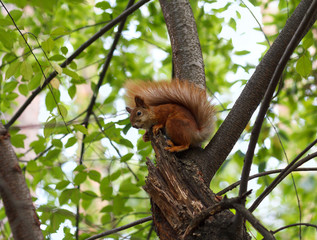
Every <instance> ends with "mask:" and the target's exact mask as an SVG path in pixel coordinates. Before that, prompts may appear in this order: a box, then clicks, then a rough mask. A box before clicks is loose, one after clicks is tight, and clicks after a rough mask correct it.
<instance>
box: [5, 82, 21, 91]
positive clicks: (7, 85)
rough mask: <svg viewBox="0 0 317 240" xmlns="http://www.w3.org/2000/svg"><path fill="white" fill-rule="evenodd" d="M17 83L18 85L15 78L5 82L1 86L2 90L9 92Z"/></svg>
mask: <svg viewBox="0 0 317 240" xmlns="http://www.w3.org/2000/svg"><path fill="white" fill-rule="evenodd" d="M17 85H18V81H16V80H12V81H10V82H6V83H5V84H4V86H3V92H8V93H10V92H12V91H13V90H14V89H15V88H16V86H17Z"/></svg>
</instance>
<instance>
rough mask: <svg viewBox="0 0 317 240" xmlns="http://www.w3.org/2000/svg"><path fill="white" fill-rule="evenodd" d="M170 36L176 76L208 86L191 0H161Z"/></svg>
mask: <svg viewBox="0 0 317 240" xmlns="http://www.w3.org/2000/svg"><path fill="white" fill-rule="evenodd" d="M160 4H161V8H162V12H163V15H164V18H165V22H166V26H167V30H168V34H169V36H170V40H171V45H172V52H173V67H174V71H175V78H177V79H181V80H188V81H190V82H194V83H196V84H198V85H200V86H202V87H205V86H206V80H205V71H204V61H203V56H202V52H201V47H200V43H199V38H198V33H197V26H196V22H195V18H194V16H193V12H192V9H191V7H190V4H189V1H187V0H174V1H170V0H160Z"/></svg>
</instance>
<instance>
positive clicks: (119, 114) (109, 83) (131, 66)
mask: <svg viewBox="0 0 317 240" xmlns="http://www.w3.org/2000/svg"><path fill="white" fill-rule="evenodd" d="M250 2H251V3H252V4H253V6H251V8H250V11H254V9H256V8H255V7H254V6H261V7H262V8H263V9H264V11H263V15H262V17H266V16H269V17H270V18H268V19H269V20H266V21H265V23H264V27H273V29H274V31H273V32H269V33H267V37H268V39H269V41H270V42H271V43H272V42H273V41H274V39H275V38H276V36H277V33H278V32H279V31H280V30H281V29H282V28H283V26H284V24H285V21H286V20H287V18H288V15H289V14H291V12H292V11H293V10H294V8H295V7H296V6H297V4H298V2H299V1H292V2H285V1H280V2H276V1H265V2H263V1H257V0H255V1H250ZM3 3H4V5H5V6H6V7H7V9H9V11H10V15H11V17H12V18H13V20H14V21H12V19H11V18H10V16H9V15H7V14H6V12H5V9H4V8H2V9H1V11H2V13H3V14H2V15H0V59H1V60H0V64H1V66H0V73H1V74H0V83H1V86H0V87H1V95H0V111H1V113H2V120H3V123H4V124H6V122H7V121H8V120H9V119H10V118H11V117H12V116H13V115H14V113H16V111H17V109H19V108H20V107H21V104H22V103H23V102H24V100H23V98H21V96H25V97H29V96H30V95H31V94H32V91H34V90H36V89H37V88H38V87H40V86H41V85H42V84H43V82H44V79H45V78H46V77H48V76H49V75H50V74H51V73H52V72H54V71H56V72H57V73H58V74H57V76H56V77H55V78H54V79H53V80H52V81H51V83H50V85H49V87H47V88H45V89H43V90H42V91H41V94H40V96H39V98H40V102H41V105H40V109H39V111H40V116H39V120H38V119H37V118H38V117H37V116H34V115H32V114H33V113H32V112H31V111H28V108H27V109H26V114H27V115H29V116H31V118H32V119H33V122H34V123H35V127H34V125H33V130H34V132H36V134H37V136H36V138H35V139H33V140H32V141H31V142H30V143H27V139H28V138H29V136H28V135H27V134H26V132H25V131H24V130H25V129H27V128H28V126H26V125H24V124H23V122H22V121H17V122H16V123H15V124H14V125H13V126H12V127H11V128H10V135H11V141H12V144H13V145H14V146H15V147H16V148H17V152H18V157H19V159H20V160H21V167H22V168H23V170H24V172H25V176H26V179H27V181H28V185H29V187H30V189H31V190H32V191H33V196H34V202H35V204H36V207H37V212H38V214H39V216H40V221H41V223H42V229H43V233H44V235H45V238H46V239H61V236H64V239H72V238H74V236H75V230H76V224H77V221H76V214H77V209H78V210H79V212H80V222H79V233H80V237H79V238H80V239H85V238H87V237H89V236H92V235H94V234H97V233H100V232H103V231H105V230H108V229H112V228H115V227H117V226H121V225H124V224H127V223H129V222H132V221H134V220H137V219H139V218H142V217H145V216H148V215H150V209H149V206H150V204H149V199H148V196H147V195H146V194H145V192H144V191H143V190H142V185H144V181H145V180H146V175H147V168H146V165H145V161H146V158H147V157H149V158H150V159H154V155H153V151H152V148H151V146H150V144H149V143H144V142H143V141H142V140H141V139H138V138H139V135H138V133H137V131H136V130H135V129H132V128H131V125H130V124H129V121H128V119H127V114H126V113H125V111H124V102H123V99H122V96H123V93H124V91H123V90H122V86H123V84H124V82H125V80H126V79H128V78H130V79H142V80H149V79H169V78H170V77H171V75H172V73H171V71H172V67H171V65H172V64H171V63H172V59H171V48H170V43H169V40H168V34H167V31H166V27H165V22H164V18H163V15H162V13H161V9H160V5H159V3H158V1H152V2H150V3H148V4H146V5H145V6H143V7H142V8H141V9H140V10H137V11H136V12H134V13H133V14H132V15H131V16H129V17H128V19H127V22H126V25H125V28H124V31H123V32H122V34H121V38H120V41H119V43H118V45H117V47H116V50H115V51H114V55H113V57H112V59H111V64H110V66H109V68H108V70H107V72H106V75H105V79H104V80H103V82H102V86H101V88H100V90H99V92H98V96H97V101H96V103H95V104H94V108H93V114H91V115H90V118H89V124H88V122H85V116H86V113H87V112H86V110H87V107H88V105H89V102H90V101H91V98H92V96H93V92H95V89H96V86H97V83H98V81H99V73H100V72H101V71H102V66H103V64H104V62H105V59H106V57H107V54H108V53H109V52H110V48H111V45H112V42H113V39H114V36H115V33H116V32H117V31H118V27H115V28H113V29H111V30H110V31H108V32H107V33H106V34H104V35H103V36H102V37H101V38H100V39H98V40H97V41H95V42H94V43H93V44H92V45H90V46H89V47H88V48H86V49H85V51H84V52H83V53H81V54H80V55H79V56H78V57H77V58H76V59H75V60H74V61H72V62H71V63H70V64H69V65H68V66H67V67H66V68H61V67H60V64H61V63H62V62H63V61H65V60H66V58H67V57H69V56H70V55H71V54H72V53H73V52H74V51H75V50H76V49H78V47H80V46H81V45H82V44H83V43H84V42H85V41H86V40H88V39H89V38H90V37H91V36H92V35H93V34H94V33H96V32H97V31H98V30H100V29H101V27H102V26H104V25H106V24H107V23H108V22H109V21H111V20H112V19H114V18H116V17H117V16H118V15H119V14H120V13H121V12H122V11H123V10H124V9H125V8H126V5H127V4H128V1H98V2H94V1H83V0H60V1H37V0H30V1H26V0H7V1H4V2H3ZM286 3H287V4H286ZM247 4H248V6H250V3H247ZM191 5H192V8H193V12H194V16H195V19H196V21H197V28H198V33H199V38H200V42H201V46H202V52H203V55H204V61H205V66H206V68H205V71H206V77H207V87H208V89H209V90H210V91H211V92H212V95H213V96H215V99H216V100H214V102H215V104H216V105H217V108H218V109H219V114H218V120H217V126H219V125H220V124H221V122H222V121H223V120H224V118H225V116H226V114H227V113H228V111H229V109H230V107H231V106H232V104H233V102H234V100H235V97H234V96H235V95H237V94H239V93H240V91H241V89H242V87H243V86H244V85H245V83H246V80H247V77H249V76H250V73H252V71H254V69H255V67H256V65H257V63H258V61H259V60H260V58H261V56H259V59H258V60H257V62H252V63H249V62H248V60H247V59H248V56H249V55H250V53H251V49H248V48H245V49H241V48H239V46H237V44H235V43H234V42H233V40H232V39H231V37H230V38H222V37H221V36H223V35H219V34H220V33H223V32H225V31H227V32H229V33H230V34H232V35H233V36H234V35H235V32H238V31H239V28H241V27H242V26H240V25H239V23H241V20H243V19H247V21H250V22H251V21H252V22H254V23H256V21H255V19H254V18H253V17H252V15H251V14H249V15H246V14H245V12H246V11H248V9H247V8H246V5H245V4H244V3H243V2H239V3H237V2H236V1H225V3H223V4H220V3H216V2H214V1H207V0H206V1H191ZM272 11H273V14H271V13H272ZM232 13H234V14H232ZM266 19H267V18H266ZM259 20H260V19H259ZM15 24H16V25H15ZM17 28H18V29H19V30H20V31H21V32H22V33H23V37H22V36H21V34H20V32H19V31H17ZM256 31H258V32H259V33H261V29H260V28H259V26H257V28H256ZM245 34H246V35H247V34H252V32H251V29H247V30H246V32H245ZM316 34H317V31H316V25H315V27H314V28H313V29H312V30H311V31H310V32H309V34H307V36H306V37H305V38H304V40H303V41H302V42H301V43H300V45H299V46H298V48H297V49H296V51H295V52H294V54H293V56H292V58H291V59H290V61H289V63H288V66H287V69H286V70H285V71H284V74H283V79H282V81H281V84H280V86H279V89H278V90H277V94H276V96H275V97H274V99H273V103H272V105H271V108H270V112H269V113H268V115H267V121H266V122H265V125H264V126H263V128H262V132H261V136H260V139H259V141H258V148H257V152H256V156H255V160H254V165H253V169H252V170H253V172H254V173H256V172H264V171H266V170H271V169H276V168H282V167H283V166H285V164H286V163H287V160H288V161H290V160H291V159H293V158H294V156H296V155H297V154H298V153H299V152H300V151H301V150H303V149H304V148H305V147H306V146H307V145H308V144H309V143H310V142H312V141H313V140H314V139H315V138H316V131H315V129H316V128H315V127H316V126H315V119H316V114H317V111H316V110H317V109H316V99H317V98H316V97H317V92H316V76H317V70H316V64H315V62H314V61H313V60H314V59H316V55H317V51H316V47H317V42H316V41H314V38H316ZM262 40H263V42H262V43H260V44H261V45H264V46H265V47H264V48H263V49H264V50H263V52H260V54H262V55H263V54H264V52H265V51H266V49H268V47H269V46H268V43H267V42H266V41H264V37H263V38H262ZM25 41H27V43H28V45H27V44H26V42H25ZM30 48H31V49H32V52H33V53H34V55H33V54H32V53H31V52H30ZM35 57H36V58H35ZM237 59H239V60H237ZM241 60H242V61H241ZM233 93H234V94H233ZM21 99H22V100H21ZM38 122H39V123H38ZM37 123H38V124H37ZM85 123H87V125H86V124H85ZM252 124H253V120H252V121H251V125H252ZM140 132H142V131H140ZM250 132H251V127H250V126H248V127H247V129H246V130H245V132H244V133H243V135H242V136H241V139H240V140H239V142H238V144H237V147H236V148H235V149H234V150H233V152H232V153H231V154H230V156H229V158H228V159H227V161H226V162H225V164H224V165H223V166H222V168H221V169H220V170H219V171H218V174H217V176H216V177H215V179H214V180H213V182H212V184H211V188H212V189H213V190H214V191H218V190H221V189H223V188H224V187H225V186H227V185H229V184H231V183H233V182H235V181H236V180H238V179H239V177H240V172H241V169H242V165H243V159H244V154H245V146H246V144H247V143H248V140H249V137H250ZM83 136H84V137H83ZM315 163H316V162H315ZM312 165H313V164H311V166H312ZM273 178H274V175H270V176H266V177H262V178H258V179H256V180H254V181H253V183H254V184H253V185H251V186H252V188H254V189H255V191H254V192H253V195H252V199H250V202H251V201H252V200H253V199H254V198H255V197H257V196H258V195H259V194H260V193H261V192H262V191H263V189H264V188H265V187H266V186H267V185H268V184H269V183H270V182H271V181H272V179H273ZM316 182H317V178H316V175H314V174H312V173H310V172H305V173H302V172H299V173H294V175H293V178H291V177H289V178H288V179H287V180H286V181H284V182H282V183H281V184H280V185H279V188H278V189H276V191H274V192H273V194H271V196H270V198H269V199H268V200H269V201H267V202H266V203H263V206H262V205H261V206H260V207H259V209H258V210H257V212H256V215H257V216H259V217H261V219H262V220H263V221H264V222H265V224H268V225H270V227H271V228H272V229H276V228H277V227H280V226H283V225H287V224H291V223H294V222H299V221H301V222H310V223H315V224H316V223H317V216H316V214H314V213H316V212H317V209H316V206H315V204H314V202H316V197H317V196H316V193H315V192H314V191H313V189H314V185H315V184H316ZM295 185H296V189H295ZM236 194H237V192H236V191H235V190H234V191H232V192H230V193H228V195H229V196H231V195H232V196H234V195H236ZM296 195H297V196H298V198H299V199H300V210H299V203H298V201H297V197H296ZM281 206H282V207H281ZM267 208H270V209H271V210H272V211H271V212H269V213H268V212H267V210H265V209H267ZM300 216H301V219H300ZM0 220H1V221H4V222H5V224H4V225H1V226H2V229H1V232H2V235H3V237H5V238H8V237H9V235H10V230H9V227H8V223H7V222H6V218H5V213H4V209H3V208H1V210H0ZM149 234H152V237H154V235H155V233H154V232H152V228H151V224H150V223H144V224H143V225H139V226H135V227H134V228H130V229H128V230H126V231H123V232H120V233H117V234H113V235H111V236H110V237H109V239H110V238H111V239H123V238H124V237H126V236H130V238H131V239H146V237H147V236H148V235H149ZM298 234H299V228H289V229H287V230H284V231H282V232H281V233H278V234H277V235H276V237H277V238H278V239H286V238H289V236H293V238H295V237H296V236H298ZM301 234H302V236H303V239H313V238H314V236H316V233H315V232H314V230H312V229H311V228H302V229H301ZM285 236H288V237H285ZM256 237H258V236H256ZM293 238H292V239H293Z"/></svg>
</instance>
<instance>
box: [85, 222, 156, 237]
mask: <svg viewBox="0 0 317 240" xmlns="http://www.w3.org/2000/svg"><path fill="white" fill-rule="evenodd" d="M151 220H152V216H149V217H145V218H142V219H139V220H137V221H135V222H132V223H129V224H127V225H124V226H121V227H117V228H114V229H111V230H109V231H106V232H103V233H100V234H97V235H95V236H92V237H89V238H86V240H93V239H98V238H101V237H104V236H108V235H110V234H113V233H117V232H120V231H122V230H125V229H128V228H130V227H134V226H136V225H139V224H141V223H145V222H148V221H151Z"/></svg>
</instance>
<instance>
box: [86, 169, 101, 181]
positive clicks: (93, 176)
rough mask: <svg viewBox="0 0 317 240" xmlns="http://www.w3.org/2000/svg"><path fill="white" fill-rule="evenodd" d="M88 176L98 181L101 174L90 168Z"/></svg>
mask: <svg viewBox="0 0 317 240" xmlns="http://www.w3.org/2000/svg"><path fill="white" fill-rule="evenodd" d="M88 177H89V178H90V179H91V180H93V181H95V182H100V179H101V174H100V172H98V171H96V170H90V171H89V172H88Z"/></svg>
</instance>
